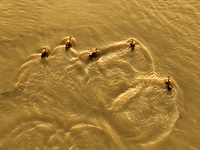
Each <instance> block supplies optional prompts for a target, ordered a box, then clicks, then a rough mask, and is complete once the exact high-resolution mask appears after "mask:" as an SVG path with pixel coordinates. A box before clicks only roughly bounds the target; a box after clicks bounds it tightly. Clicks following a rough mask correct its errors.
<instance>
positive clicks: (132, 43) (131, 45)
mask: <svg viewBox="0 0 200 150" xmlns="http://www.w3.org/2000/svg"><path fill="white" fill-rule="evenodd" d="M134 47H135V41H134V40H133V39H131V43H130V48H131V49H134Z"/></svg>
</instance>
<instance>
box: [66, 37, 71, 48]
mask: <svg viewBox="0 0 200 150" xmlns="http://www.w3.org/2000/svg"><path fill="white" fill-rule="evenodd" d="M70 47H72V37H71V36H70V37H69V39H68V40H67V41H66V43H65V48H66V50H68V49H69V48H70Z"/></svg>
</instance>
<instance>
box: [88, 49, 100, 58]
mask: <svg viewBox="0 0 200 150" xmlns="http://www.w3.org/2000/svg"><path fill="white" fill-rule="evenodd" d="M98 51H99V50H98V49H97V48H95V50H92V51H91V52H90V53H89V54H88V57H89V58H94V57H97V56H98Z"/></svg>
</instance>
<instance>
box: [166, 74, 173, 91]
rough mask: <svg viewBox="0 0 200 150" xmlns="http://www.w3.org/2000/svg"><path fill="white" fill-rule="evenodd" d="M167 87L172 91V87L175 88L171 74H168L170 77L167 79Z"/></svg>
mask: <svg viewBox="0 0 200 150" xmlns="http://www.w3.org/2000/svg"><path fill="white" fill-rule="evenodd" d="M166 87H167V89H168V91H171V90H172V88H173V86H172V81H171V79H170V76H168V79H167V81H166Z"/></svg>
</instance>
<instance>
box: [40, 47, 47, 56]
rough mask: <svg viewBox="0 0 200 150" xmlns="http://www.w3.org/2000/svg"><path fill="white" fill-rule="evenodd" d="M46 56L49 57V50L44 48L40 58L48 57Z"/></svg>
mask: <svg viewBox="0 0 200 150" xmlns="http://www.w3.org/2000/svg"><path fill="white" fill-rule="evenodd" d="M48 56H49V50H48V48H47V47H45V48H44V49H43V50H42V54H41V58H44V57H48Z"/></svg>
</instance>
